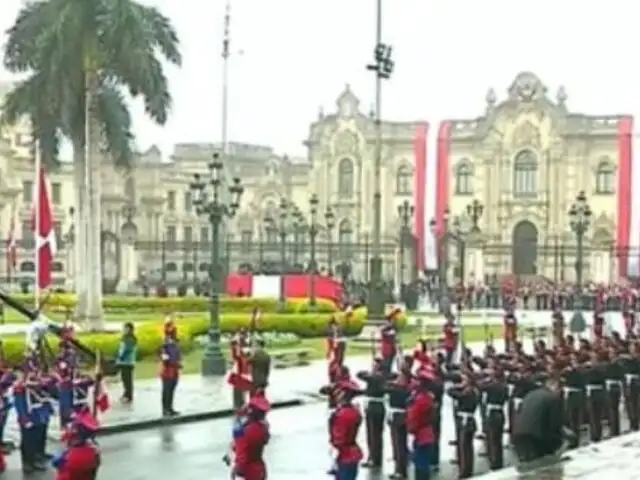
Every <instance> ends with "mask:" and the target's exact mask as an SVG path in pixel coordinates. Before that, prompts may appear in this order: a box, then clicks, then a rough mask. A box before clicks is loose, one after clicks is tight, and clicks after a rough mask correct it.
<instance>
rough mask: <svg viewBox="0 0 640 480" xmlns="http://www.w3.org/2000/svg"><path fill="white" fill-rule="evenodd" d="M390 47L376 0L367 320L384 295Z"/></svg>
mask: <svg viewBox="0 0 640 480" xmlns="http://www.w3.org/2000/svg"><path fill="white" fill-rule="evenodd" d="M391 53H392V47H391V46H390V45H387V44H385V43H382V0H376V45H375V48H374V50H373V63H372V64H370V65H367V70H369V71H371V72H373V73H374V75H375V97H376V100H375V112H374V114H375V119H374V123H375V135H376V141H375V155H374V167H373V179H374V180H373V181H374V185H375V186H374V188H375V190H374V194H373V248H372V252H371V253H372V258H371V266H370V274H371V276H370V285H369V301H368V309H369V310H368V311H369V318H368V320H369V322H370V323H375V322H376V321H379V320H382V319H383V317H384V303H385V295H384V292H383V291H382V252H381V244H382V178H381V177H382V81H383V80H389V79H390V78H391V74H392V73H393V68H394V63H393V60H392V59H391Z"/></svg>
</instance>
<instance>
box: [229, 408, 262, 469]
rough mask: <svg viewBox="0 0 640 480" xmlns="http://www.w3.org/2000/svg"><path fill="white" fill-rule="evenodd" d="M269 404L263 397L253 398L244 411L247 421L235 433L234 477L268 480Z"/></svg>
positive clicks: (240, 424) (239, 425)
mask: <svg viewBox="0 0 640 480" xmlns="http://www.w3.org/2000/svg"><path fill="white" fill-rule="evenodd" d="M269 409H270V405H269V402H268V401H267V400H266V398H264V397H263V396H261V395H256V396H254V397H252V398H251V399H250V400H249V402H248V403H247V405H246V407H245V408H244V409H243V410H244V411H243V413H244V415H245V420H244V422H242V423H239V424H238V425H237V428H236V429H234V432H233V453H234V462H233V476H232V478H242V479H244V480H266V478H267V466H266V464H265V462H264V458H263V454H264V447H265V446H266V445H267V443H268V442H269V424H268V423H267V421H266V415H267V412H268V411H269Z"/></svg>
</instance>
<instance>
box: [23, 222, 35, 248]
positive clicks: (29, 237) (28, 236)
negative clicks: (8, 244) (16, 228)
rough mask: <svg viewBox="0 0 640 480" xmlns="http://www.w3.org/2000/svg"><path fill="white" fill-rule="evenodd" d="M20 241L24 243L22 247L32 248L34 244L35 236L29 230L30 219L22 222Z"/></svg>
mask: <svg viewBox="0 0 640 480" xmlns="http://www.w3.org/2000/svg"><path fill="white" fill-rule="evenodd" d="M22 242H23V243H24V248H33V247H35V245H36V241H35V237H34V235H33V232H32V231H31V220H24V221H23V222H22Z"/></svg>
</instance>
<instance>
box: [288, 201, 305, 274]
mask: <svg viewBox="0 0 640 480" xmlns="http://www.w3.org/2000/svg"><path fill="white" fill-rule="evenodd" d="M291 217H292V225H293V261H292V262H291V263H293V265H294V266H296V268H297V265H298V263H299V261H300V243H301V241H302V233H303V232H304V218H303V215H302V212H301V211H300V209H299V208H298V207H297V206H295V207H294V208H293V212H292V214H291Z"/></svg>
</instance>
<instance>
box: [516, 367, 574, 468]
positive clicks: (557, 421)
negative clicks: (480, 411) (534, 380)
mask: <svg viewBox="0 0 640 480" xmlns="http://www.w3.org/2000/svg"><path fill="white" fill-rule="evenodd" d="M572 435H575V433H574V432H571V431H570V430H568V429H567V428H566V427H565V420H564V405H563V402H562V397H561V396H560V384H559V382H558V381H557V380H556V379H549V380H547V382H546V384H545V386H543V387H540V388H537V389H535V390H533V391H531V392H529V393H528V394H527V395H526V396H525V397H524V399H523V400H522V404H521V405H520V409H519V411H518V413H517V414H516V417H515V421H514V427H513V432H512V442H513V446H514V449H515V451H516V454H517V455H518V459H519V460H520V462H533V461H535V460H538V459H540V458H543V457H546V456H550V455H555V454H557V453H558V451H559V450H560V449H561V448H562V443H563V440H564V438H565V437H570V436H572Z"/></svg>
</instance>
